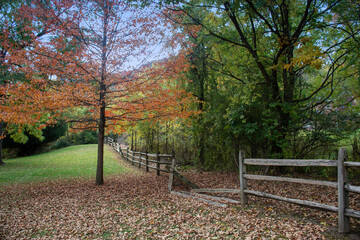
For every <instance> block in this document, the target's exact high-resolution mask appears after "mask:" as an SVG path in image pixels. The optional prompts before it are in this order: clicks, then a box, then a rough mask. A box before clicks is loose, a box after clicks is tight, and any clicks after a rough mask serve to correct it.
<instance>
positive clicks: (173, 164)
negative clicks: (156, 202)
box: [169, 156, 175, 192]
mask: <svg viewBox="0 0 360 240" xmlns="http://www.w3.org/2000/svg"><path fill="white" fill-rule="evenodd" d="M174 168H175V158H174V156H173V157H172V159H171V167H170V175H169V192H171V190H172V186H173V181H174Z"/></svg>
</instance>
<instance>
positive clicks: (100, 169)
mask: <svg viewBox="0 0 360 240" xmlns="http://www.w3.org/2000/svg"><path fill="white" fill-rule="evenodd" d="M102 8H103V9H102V10H103V11H104V18H103V36H102V43H101V47H102V54H101V76H100V81H99V87H100V95H99V105H100V116H99V126H98V129H99V133H98V158H97V168H96V181H95V184H96V185H102V184H104V138H105V123H106V116H105V109H106V102H105V96H106V83H105V81H106V63H107V53H108V51H107V44H108V43H107V33H108V21H109V10H110V6H109V5H108V4H107V2H105V3H104V5H103V6H102Z"/></svg>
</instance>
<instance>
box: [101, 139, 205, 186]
mask: <svg viewBox="0 0 360 240" xmlns="http://www.w3.org/2000/svg"><path fill="white" fill-rule="evenodd" d="M106 140H107V143H108V144H109V145H110V146H112V147H113V148H114V149H115V151H117V152H118V153H120V155H121V156H122V157H123V158H125V159H126V160H128V161H129V162H131V164H132V165H134V166H138V167H139V168H141V167H142V166H143V167H144V168H145V171H146V172H149V169H154V170H155V171H156V175H158V176H160V172H166V173H169V186H168V188H169V191H170V192H173V191H172V188H173V180H174V177H176V178H177V179H179V180H180V181H181V182H183V183H184V184H185V185H188V186H189V187H190V188H199V187H198V186H197V185H196V184H194V183H193V182H191V181H190V180H189V179H187V178H186V177H185V176H183V175H181V174H180V172H179V171H178V170H177V169H176V168H175V162H176V160H175V158H174V155H170V154H160V153H155V154H154V153H146V152H145V153H144V152H137V151H132V150H130V149H129V148H121V146H120V144H118V143H116V142H115V141H114V140H113V139H112V138H110V137H107V138H106Z"/></svg>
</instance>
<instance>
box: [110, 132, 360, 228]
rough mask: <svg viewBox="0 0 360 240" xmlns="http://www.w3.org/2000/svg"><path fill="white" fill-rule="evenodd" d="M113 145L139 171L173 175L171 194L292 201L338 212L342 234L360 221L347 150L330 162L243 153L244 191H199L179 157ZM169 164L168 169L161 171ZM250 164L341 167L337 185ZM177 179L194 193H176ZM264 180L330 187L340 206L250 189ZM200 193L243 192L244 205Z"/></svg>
mask: <svg viewBox="0 0 360 240" xmlns="http://www.w3.org/2000/svg"><path fill="white" fill-rule="evenodd" d="M108 143H109V145H111V146H113V147H114V149H115V150H116V151H117V152H119V153H120V154H121V155H122V156H123V157H124V158H125V159H127V160H128V161H130V162H131V163H132V164H133V165H134V164H138V166H139V168H141V166H142V165H143V166H145V168H146V171H149V168H152V169H155V170H156V173H157V175H160V172H167V173H170V181H169V191H170V192H171V193H173V194H176V195H179V196H183V197H191V198H193V199H197V200H200V201H205V202H207V203H210V204H213V205H216V206H220V207H225V206H226V205H225V204H223V203H219V202H217V201H219V200H220V201H226V202H232V203H241V205H243V206H244V205H247V204H248V195H254V196H257V197H264V198H270V199H274V200H278V201H283V202H289V203H293V204H297V205H301V206H305V207H310V208H316V209H320V210H324V211H330V212H336V213H337V214H338V231H339V233H348V232H349V231H350V217H354V218H360V211H357V210H354V209H351V208H349V193H350V192H351V193H355V194H360V186H354V185H351V184H349V183H348V182H347V168H352V167H360V162H349V161H346V151H345V149H344V148H340V149H339V154H338V159H337V160H327V159H259V158H245V153H244V151H240V152H239V172H240V173H239V178H240V189H224V188H222V189H209V188H199V187H198V186H197V185H196V184H194V183H192V182H191V181H189V180H188V179H186V178H185V177H184V176H182V175H181V174H180V173H179V172H178V171H177V170H176V168H175V158H174V157H173V156H172V155H168V154H149V153H142V152H135V151H131V150H129V149H128V148H127V149H121V148H120V145H119V144H117V143H115V142H114V141H113V140H112V139H111V138H108ZM161 165H165V168H161V167H160V166H161ZM247 165H257V166H293V167H309V166H310V167H336V168H337V174H338V177H337V182H331V181H320V180H314V179H302V178H289V177H278V176H266V175H254V174H247V173H246V166H247ZM174 177H177V178H178V179H179V180H181V181H182V182H183V183H185V184H186V185H188V186H190V187H191V188H192V190H191V192H174V191H172V184H173V178H174ZM250 179H252V180H263V181H280V182H290V183H300V184H311V185H318V186H327V187H332V188H337V195H338V204H337V206H330V205H326V204H323V203H318V202H312V201H307V200H301V199H294V198H287V197H282V196H278V195H274V194H270V193H266V192H260V191H254V190H250V189H248V188H247V180H250ZM200 193H239V194H240V195H241V202H239V201H236V200H233V199H228V198H222V197H214V196H209V195H204V194H200Z"/></svg>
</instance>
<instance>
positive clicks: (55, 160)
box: [0, 144, 131, 185]
mask: <svg viewBox="0 0 360 240" xmlns="http://www.w3.org/2000/svg"><path fill="white" fill-rule="evenodd" d="M96 161H97V145H96V144H89V145H79V146H71V147H67V148H63V149H59V150H55V151H51V152H48V153H43V154H39V155H34V156H30V157H22V158H14V159H5V160H4V162H5V165H3V166H0V185H3V184H11V183H27V182H37V181H43V180H46V179H50V180H55V179H68V178H75V177H94V176H95V173H96ZM127 171H131V170H130V169H128V168H126V167H124V166H121V165H120V164H119V161H118V159H117V156H116V155H115V154H114V153H112V152H110V151H108V150H107V149H106V148H105V155H104V175H105V176H106V175H112V174H117V173H123V172H127Z"/></svg>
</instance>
